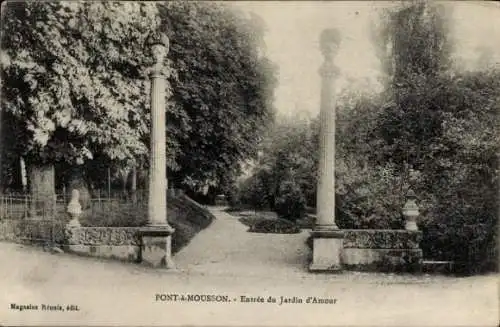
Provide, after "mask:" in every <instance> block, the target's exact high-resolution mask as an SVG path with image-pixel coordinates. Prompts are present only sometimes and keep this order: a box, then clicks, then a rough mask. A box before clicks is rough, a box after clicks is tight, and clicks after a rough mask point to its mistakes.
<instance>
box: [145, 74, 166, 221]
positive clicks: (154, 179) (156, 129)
mask: <svg viewBox="0 0 500 327" xmlns="http://www.w3.org/2000/svg"><path fill="white" fill-rule="evenodd" d="M165 87H166V83H165V75H164V74H162V72H161V69H159V68H158V67H155V68H154V69H153V72H152V73H151V153H150V159H149V160H150V161H149V162H150V166H149V169H150V170H149V199H148V200H149V202H148V223H149V224H150V225H168V222H167V186H168V182H167V173H166V167H167V160H166V131H165V125H166V118H165Z"/></svg>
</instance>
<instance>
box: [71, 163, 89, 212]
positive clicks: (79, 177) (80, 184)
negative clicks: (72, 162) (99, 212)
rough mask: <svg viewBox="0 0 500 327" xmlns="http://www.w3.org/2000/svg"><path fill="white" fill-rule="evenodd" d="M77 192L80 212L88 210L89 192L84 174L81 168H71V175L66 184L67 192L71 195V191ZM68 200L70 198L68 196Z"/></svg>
mask: <svg viewBox="0 0 500 327" xmlns="http://www.w3.org/2000/svg"><path fill="white" fill-rule="evenodd" d="M75 189H76V190H78V192H79V193H80V197H79V200H80V205H81V206H82V210H85V209H88V208H90V198H91V197H90V192H89V187H88V185H87V182H86V180H85V174H84V171H83V166H73V167H72V168H71V175H70V179H69V183H68V189H67V192H68V193H69V195H71V192H72V191H73V190H75ZM68 198H71V196H69V197H68Z"/></svg>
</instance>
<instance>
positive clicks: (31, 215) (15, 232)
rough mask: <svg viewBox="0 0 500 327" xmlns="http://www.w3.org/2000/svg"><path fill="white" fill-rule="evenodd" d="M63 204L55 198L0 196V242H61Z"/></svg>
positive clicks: (62, 233) (64, 220) (16, 195)
mask: <svg viewBox="0 0 500 327" xmlns="http://www.w3.org/2000/svg"><path fill="white" fill-rule="evenodd" d="M65 207H66V201H65V200H64V199H60V198H58V197H56V196H54V195H51V196H44V197H39V198H33V197H31V196H29V195H23V194H1V195H0V239H3V240H9V241H16V242H22V243H44V244H57V243H61V242H62V241H63V239H64V226H65V224H66V221H67V220H66V217H65Z"/></svg>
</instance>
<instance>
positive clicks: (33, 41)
mask: <svg viewBox="0 0 500 327" xmlns="http://www.w3.org/2000/svg"><path fill="white" fill-rule="evenodd" d="M4 9H5V10H4V11H3V12H5V13H4V15H5V16H4V19H3V22H4V25H3V27H4V28H3V34H2V40H1V41H2V49H3V52H2V54H3V58H4V62H3V63H4V65H3V67H2V73H3V76H2V77H3V78H2V80H3V83H2V94H3V97H2V107H3V110H4V111H5V112H6V113H8V114H9V115H8V116H7V117H9V123H11V124H12V126H15V128H16V131H17V133H18V134H19V138H18V140H17V144H18V145H19V146H20V148H19V149H17V151H18V154H20V155H23V156H25V157H26V159H27V162H28V164H29V166H30V167H31V171H32V174H31V175H32V178H31V184H32V193H33V195H35V193H36V192H35V189H37V188H38V189H40V188H41V191H40V192H44V193H45V192H50V193H52V194H53V193H54V177H50V176H53V164H54V163H57V162H66V163H69V164H71V165H81V164H83V163H84V162H85V161H86V160H89V159H92V158H93V157H94V156H98V155H100V154H102V155H104V156H106V157H107V158H108V159H109V160H116V161H121V160H125V159H128V158H134V157H135V156H138V155H141V154H144V153H145V152H146V151H147V148H146V147H145V146H144V143H143V142H141V135H142V134H144V132H145V130H146V128H147V125H146V121H145V120H144V119H143V116H144V113H143V110H144V107H145V106H146V105H147V104H146V103H145V99H144V96H143V89H144V86H145V85H144V84H145V83H144V81H145V80H146V79H145V76H146V75H145V71H144V67H147V57H145V56H144V55H143V53H144V50H143V48H142V44H143V43H144V38H145V36H146V35H147V34H148V32H149V31H150V30H152V29H153V28H154V27H155V26H154V24H155V15H156V8H155V6H154V5H153V4H144V3H140V4H139V3H118V2H106V3H104V2H103V3H100V2H99V3H98V2H80V3H77V2H43V3H37V2H25V3H18V2H8V3H6V5H5V8H4ZM43 175H45V176H49V177H50V178H49V179H47V178H43ZM36 176H39V177H40V178H36ZM36 180H40V181H41V180H45V181H46V182H45V185H41V184H40V185H34V184H36V183H35V181H36Z"/></svg>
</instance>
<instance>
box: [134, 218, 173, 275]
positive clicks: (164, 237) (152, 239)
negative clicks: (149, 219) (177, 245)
mask: <svg viewBox="0 0 500 327" xmlns="http://www.w3.org/2000/svg"><path fill="white" fill-rule="evenodd" d="M173 233H174V229H173V228H172V227H170V226H168V225H157V226H146V227H142V228H141V229H139V235H140V238H141V249H140V255H139V257H140V260H141V262H142V263H144V264H146V265H148V266H152V267H161V268H168V269H172V268H175V264H174V262H173V260H172V249H171V243H172V242H171V240H172V234H173Z"/></svg>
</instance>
